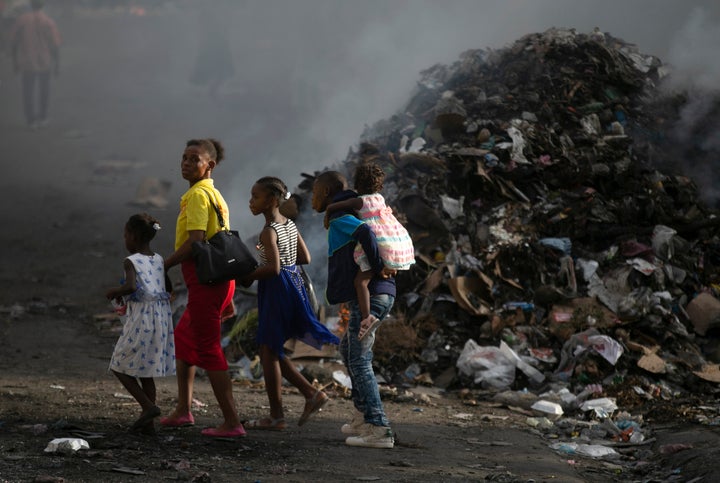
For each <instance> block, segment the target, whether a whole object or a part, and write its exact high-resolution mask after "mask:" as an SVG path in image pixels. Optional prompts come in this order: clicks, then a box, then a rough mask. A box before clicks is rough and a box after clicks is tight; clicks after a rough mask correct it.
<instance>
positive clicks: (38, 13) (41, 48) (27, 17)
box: [9, 0, 60, 128]
mask: <svg viewBox="0 0 720 483" xmlns="http://www.w3.org/2000/svg"><path fill="white" fill-rule="evenodd" d="M44 4H45V2H44V0H31V2H30V6H31V7H32V8H31V10H30V11H28V12H26V13H24V14H22V15H20V17H18V19H17V21H16V22H15V24H14V25H13V26H12V28H11V29H10V33H9V39H10V40H9V46H10V51H11V53H12V59H13V67H14V68H15V72H19V73H20V75H21V77H22V90H23V107H24V109H25V120H26V121H27V123H28V125H29V126H30V127H32V128H37V127H42V126H44V125H46V124H47V121H48V118H47V110H48V100H49V96H50V74H51V73H54V74H55V75H56V76H57V75H59V73H60V33H59V31H58V28H57V25H55V21H54V20H53V19H51V18H50V17H49V16H48V15H47V14H46V13H45V12H43V11H42V8H43V6H44ZM36 87H37V94H38V96H37V102H36Z"/></svg>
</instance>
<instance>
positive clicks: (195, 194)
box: [175, 179, 230, 250]
mask: <svg viewBox="0 0 720 483" xmlns="http://www.w3.org/2000/svg"><path fill="white" fill-rule="evenodd" d="M210 198H212V200H213V201H212V202H213V204H215V206H217V207H218V208H220V212H221V213H222V217H223V220H224V221H225V228H227V229H230V211H229V210H228V206H227V203H225V199H224V198H223V197H222V195H221V194H220V192H219V191H218V190H216V189H215V186H214V185H213V180H212V179H203V180H200V181H198V182H197V183H195V184H194V185H192V186H191V187H190V189H189V190H187V191H186V192H185V194H184V195H182V197H181V198H180V214H179V215H178V218H177V224H176V225H175V250H177V249H178V248H180V246H182V244H183V243H185V241H186V240H187V239H188V236H189V235H188V232H189V231H191V230H203V231H204V232H205V238H207V239H210V238H212V237H213V235H215V233H217V232H218V231H220V223H218V218H217V215H216V214H215V210H214V209H213V207H212V205H211V204H210Z"/></svg>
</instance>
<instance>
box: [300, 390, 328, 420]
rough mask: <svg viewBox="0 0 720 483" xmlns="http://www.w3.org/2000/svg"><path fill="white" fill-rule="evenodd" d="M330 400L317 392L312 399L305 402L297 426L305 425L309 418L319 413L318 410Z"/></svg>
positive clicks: (320, 392) (325, 395)
mask: <svg viewBox="0 0 720 483" xmlns="http://www.w3.org/2000/svg"><path fill="white" fill-rule="evenodd" d="M329 400H330V398H329V397H328V396H327V394H325V393H324V392H322V391H317V392H316V393H315V394H313V397H312V398H310V399H306V400H305V410H304V411H303V413H302V416H300V419H298V426H302V425H303V424H305V423H307V421H308V419H310V416H312V415H313V414H315V413H316V412H318V411H320V409H321V408H322V407H323V406H324V405H325V403H327V402H328V401H329Z"/></svg>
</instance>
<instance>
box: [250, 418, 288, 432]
mask: <svg viewBox="0 0 720 483" xmlns="http://www.w3.org/2000/svg"><path fill="white" fill-rule="evenodd" d="M242 424H243V426H245V429H248V430H263V431H284V430H285V429H286V428H287V424H286V423H285V418H277V419H273V418H262V419H251V420H249V421H243V423H242Z"/></svg>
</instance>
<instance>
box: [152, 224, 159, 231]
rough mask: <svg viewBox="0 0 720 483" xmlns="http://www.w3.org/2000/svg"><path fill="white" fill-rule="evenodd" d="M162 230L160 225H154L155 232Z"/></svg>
mask: <svg viewBox="0 0 720 483" xmlns="http://www.w3.org/2000/svg"><path fill="white" fill-rule="evenodd" d="M159 229H160V223H153V230H155V231H158V230H159Z"/></svg>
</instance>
